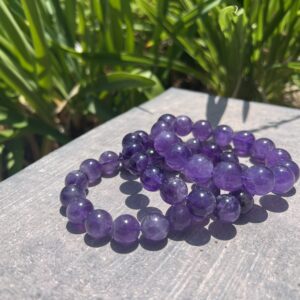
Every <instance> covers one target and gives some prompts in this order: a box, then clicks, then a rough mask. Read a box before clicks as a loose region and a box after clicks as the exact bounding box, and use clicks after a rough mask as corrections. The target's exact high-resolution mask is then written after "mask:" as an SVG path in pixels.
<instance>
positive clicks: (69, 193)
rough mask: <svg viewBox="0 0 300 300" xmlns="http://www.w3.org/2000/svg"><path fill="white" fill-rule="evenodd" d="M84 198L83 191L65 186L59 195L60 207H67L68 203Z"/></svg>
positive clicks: (73, 186) (72, 186)
mask: <svg viewBox="0 0 300 300" xmlns="http://www.w3.org/2000/svg"><path fill="white" fill-rule="evenodd" d="M85 196H86V193H85V190H83V189H81V188H79V187H78V186H76V185H67V186H65V187H64V188H63V189H62V191H61V193H60V202H61V205H62V206H64V207H67V206H68V205H69V204H70V202H72V201H73V200H75V199H76V198H83V197H85Z"/></svg>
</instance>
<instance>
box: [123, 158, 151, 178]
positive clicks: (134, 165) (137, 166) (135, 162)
mask: <svg viewBox="0 0 300 300" xmlns="http://www.w3.org/2000/svg"><path fill="white" fill-rule="evenodd" d="M148 162H149V159H148V156H147V155H146V154H145V153H143V152H142V153H135V154H133V155H132V156H131V157H130V158H129V160H128V164H127V165H126V168H127V170H128V171H129V172H130V173H131V174H133V175H139V174H141V173H142V172H144V171H145V170H146V168H147V166H148Z"/></svg>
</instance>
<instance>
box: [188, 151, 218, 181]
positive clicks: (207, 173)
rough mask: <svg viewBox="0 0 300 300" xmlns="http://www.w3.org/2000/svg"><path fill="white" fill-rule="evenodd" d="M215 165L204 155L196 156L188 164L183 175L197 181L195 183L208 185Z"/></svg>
mask: <svg viewBox="0 0 300 300" xmlns="http://www.w3.org/2000/svg"><path fill="white" fill-rule="evenodd" d="M212 171H213V163H212V162H211V161H210V160H209V159H208V158H207V157H206V156H204V155H201V154H194V155H193V156H192V157H191V158H190V159H189V160H188V162H187V164H186V166H185V168H184V170H183V173H184V175H185V176H186V177H187V178H189V179H191V180H193V181H195V183H199V184H201V183H206V182H207V181H209V179H210V178H211V177H212Z"/></svg>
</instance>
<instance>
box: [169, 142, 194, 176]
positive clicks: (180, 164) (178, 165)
mask: <svg viewBox="0 0 300 300" xmlns="http://www.w3.org/2000/svg"><path fill="white" fill-rule="evenodd" d="M191 156H192V153H191V151H190V150H189V148H188V147H187V146H186V145H185V144H184V143H176V144H174V145H173V146H172V147H171V149H170V150H169V151H168V152H167V153H166V154H165V160H166V163H167V165H168V166H169V167H170V168H171V169H173V170H176V171H181V170H182V169H183V168H184V167H185V165H186V163H187V161H188V159H189V158H190V157H191Z"/></svg>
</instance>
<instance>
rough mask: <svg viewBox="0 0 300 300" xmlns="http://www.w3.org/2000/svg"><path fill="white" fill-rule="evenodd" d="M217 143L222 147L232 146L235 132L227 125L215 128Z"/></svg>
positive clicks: (214, 133)
mask: <svg viewBox="0 0 300 300" xmlns="http://www.w3.org/2000/svg"><path fill="white" fill-rule="evenodd" d="M213 135H214V140H215V143H216V144H217V145H219V146H221V147H224V146H227V145H229V144H230V142H231V141H232V138H233V130H232V129H231V127H229V126H227V125H219V126H217V127H216V128H215V130H214V132H213Z"/></svg>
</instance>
